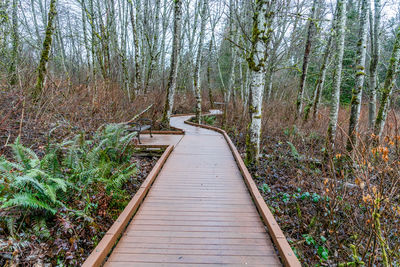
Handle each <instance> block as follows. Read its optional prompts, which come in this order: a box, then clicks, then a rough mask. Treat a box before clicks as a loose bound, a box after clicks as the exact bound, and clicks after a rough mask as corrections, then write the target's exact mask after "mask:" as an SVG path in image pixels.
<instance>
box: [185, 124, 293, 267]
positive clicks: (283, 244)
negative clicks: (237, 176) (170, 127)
mask: <svg viewBox="0 0 400 267" xmlns="http://www.w3.org/2000/svg"><path fill="white" fill-rule="evenodd" d="M189 120H190V119H189ZM189 120H187V121H185V123H186V124H189V125H192V126H196V127H201V128H205V129H209V130H213V131H216V132H218V133H220V134H222V135H223V136H224V138H225V140H226V141H227V143H228V145H229V148H230V149H231V152H232V154H233V156H234V158H235V160H236V163H237V164H238V166H239V169H240V172H241V173H242V176H243V179H244V181H245V183H246V186H247V188H248V190H249V192H250V195H251V197H252V198H253V201H254V203H255V204H256V207H257V210H258V212H259V214H260V215H261V217H262V219H263V221H264V223H265V224H266V226H267V227H268V231H269V234H270V235H271V237H272V240H273V241H274V244H275V245H276V247H277V248H278V251H279V255H280V257H281V259H282V261H283V263H284V265H285V266H288V267H297V266H301V264H300V261H299V260H298V259H297V257H296V255H295V253H294V252H293V250H292V248H291V247H290V245H289V243H288V242H287V239H286V237H285V235H284V234H283V232H282V230H281V228H280V227H279V225H278V223H277V222H276V220H275V218H274V216H273V215H272V212H271V211H270V209H269V208H268V206H267V204H266V203H265V200H264V198H263V197H262V196H261V194H260V192H259V191H258V188H257V186H256V184H255V183H254V180H253V178H252V177H251V174H250V172H249V171H248V169H247V167H246V165H245V163H244V161H243V159H242V157H241V156H240V154H239V152H238V150H237V148H236V147H235V145H234V144H233V142H232V140H231V138H230V137H229V136H228V134H227V133H226V132H225V131H224V130H222V129H220V128H217V127H213V126H209V125H204V124H198V123H194V122H191V121H189Z"/></svg>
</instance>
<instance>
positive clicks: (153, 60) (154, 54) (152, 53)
mask: <svg viewBox="0 0 400 267" xmlns="http://www.w3.org/2000/svg"><path fill="white" fill-rule="evenodd" d="M160 6H161V0H155V11H154V13H155V18H154V20H153V22H152V23H153V24H154V25H155V26H154V32H153V40H152V44H151V45H150V48H149V67H148V69H147V75H146V81H145V83H144V89H143V90H144V93H145V94H147V89H148V87H149V83H150V81H151V79H152V78H153V75H154V70H155V68H156V65H158V58H159V48H158V47H159V46H158V35H159V27H160Z"/></svg>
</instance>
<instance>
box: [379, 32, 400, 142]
mask: <svg viewBox="0 0 400 267" xmlns="http://www.w3.org/2000/svg"><path fill="white" fill-rule="evenodd" d="M399 59H400V26H399V27H398V28H397V31H396V38H395V42H394V46H393V51H392V56H391V57H390V61H389V66H388V69H387V72H386V78H385V83H384V85H383V88H382V97H381V101H380V106H379V110H378V115H377V116H376V121H375V126H374V134H375V135H376V136H377V137H379V138H380V137H381V136H382V132H383V129H384V127H385V123H386V118H387V113H388V110H389V104H390V100H391V96H392V94H393V87H394V85H395V83H396V75H397V72H398V71H399Z"/></svg>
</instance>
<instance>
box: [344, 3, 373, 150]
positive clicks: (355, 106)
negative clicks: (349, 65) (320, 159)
mask: <svg viewBox="0 0 400 267" xmlns="http://www.w3.org/2000/svg"><path fill="white" fill-rule="evenodd" d="M367 13H368V2H367V0H362V3H361V15H360V31H359V40H358V43H357V58H356V67H355V71H356V74H355V75H356V84H355V88H354V89H353V95H352V98H351V112H350V123H349V138H348V140H347V151H351V150H352V149H353V147H355V146H356V145H357V132H358V121H359V119H360V110H361V101H362V91H363V87H364V79H365V58H366V54H367Z"/></svg>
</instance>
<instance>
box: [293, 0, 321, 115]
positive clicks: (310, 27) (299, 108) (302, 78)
mask: <svg viewBox="0 0 400 267" xmlns="http://www.w3.org/2000/svg"><path fill="white" fill-rule="evenodd" d="M317 3H318V0H314V2H313V5H312V8H311V15H310V17H309V24H308V30H307V39H306V47H305V49H304V57H303V70H302V72H301V76H300V87H299V90H298V92H297V100H296V110H297V115H300V114H301V112H302V110H303V98H304V88H305V86H306V80H307V71H308V63H309V61H310V53H311V44H312V38H313V34H314V28H315V27H314V25H315V16H316V13H317V12H316V10H317Z"/></svg>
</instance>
